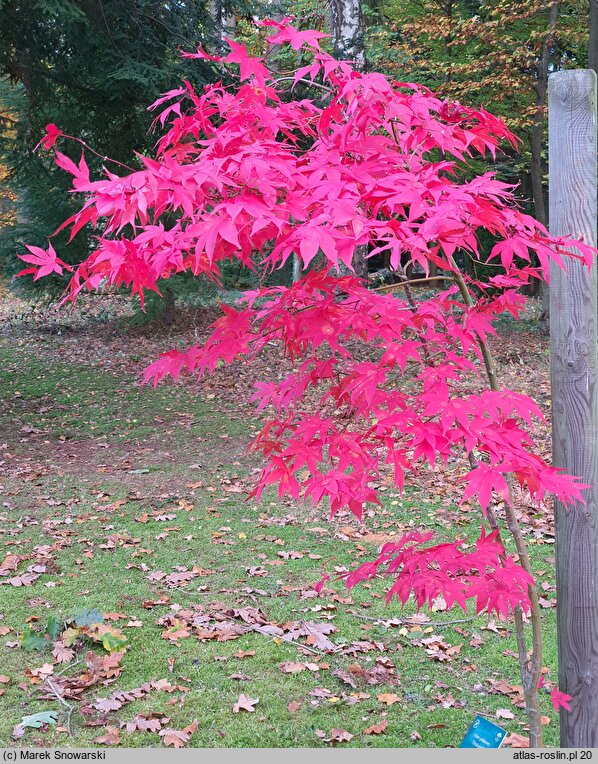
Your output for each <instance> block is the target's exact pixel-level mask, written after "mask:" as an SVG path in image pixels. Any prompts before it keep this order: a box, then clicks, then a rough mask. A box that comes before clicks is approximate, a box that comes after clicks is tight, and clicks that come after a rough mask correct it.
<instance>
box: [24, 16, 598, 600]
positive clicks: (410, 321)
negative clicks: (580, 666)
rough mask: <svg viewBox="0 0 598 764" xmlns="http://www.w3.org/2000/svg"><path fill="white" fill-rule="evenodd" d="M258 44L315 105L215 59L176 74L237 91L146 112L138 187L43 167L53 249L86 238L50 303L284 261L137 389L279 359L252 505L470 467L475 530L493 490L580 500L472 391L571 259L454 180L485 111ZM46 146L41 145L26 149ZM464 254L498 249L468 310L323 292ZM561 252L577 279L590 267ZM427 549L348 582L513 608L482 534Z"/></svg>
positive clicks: (484, 190)
mask: <svg viewBox="0 0 598 764" xmlns="http://www.w3.org/2000/svg"><path fill="white" fill-rule="evenodd" d="M262 23H263V25H264V26H266V27H271V28H272V33H271V35H270V37H269V38H268V43H269V45H290V46H291V47H292V48H293V49H294V50H296V51H301V56H302V59H303V61H304V62H306V63H305V65H303V66H301V67H300V68H299V69H298V70H297V71H296V72H295V73H294V76H293V80H294V84H295V85H301V87H303V86H304V85H305V84H306V83H307V84H308V85H309V84H310V83H312V84H313V86H314V90H315V92H316V97H314V98H313V99H307V98H304V99H294V100H293V99H289V98H288V93H286V92H285V91H284V90H283V89H282V87H281V83H279V82H277V79H276V78H277V77H280V75H277V74H276V73H272V72H271V71H270V70H269V69H268V67H267V64H266V62H265V60H263V59H259V58H255V57H252V56H250V55H248V53H247V51H246V49H245V48H244V46H243V45H240V44H238V43H234V42H231V43H230V45H231V52H230V53H229V54H228V55H227V56H225V57H223V58H219V57H218V56H209V55H208V54H207V53H205V52H203V51H202V50H198V52H197V53H192V54H186V55H187V56H188V57H199V58H209V59H210V60H212V61H214V62H216V63H219V64H221V65H223V66H230V65H233V66H238V67H239V73H238V77H239V80H240V82H239V84H238V86H237V87H235V88H227V87H224V86H223V85H222V84H220V83H219V84H216V85H210V86H206V87H205V88H204V90H203V91H202V92H196V90H195V89H194V88H193V86H192V85H191V84H190V83H189V82H185V83H184V85H183V86H182V87H181V88H179V89H176V90H173V91H171V92H169V93H167V94H166V95H164V96H163V97H162V98H160V99H159V100H158V101H157V102H156V103H155V104H154V105H153V107H152V108H153V109H154V110H156V112H157V116H156V120H155V126H156V127H157V128H159V129H160V130H161V131H162V134H161V136H160V138H159V140H158V143H157V148H156V152H155V156H153V157H148V156H142V155H139V156H138V157H137V159H138V162H139V165H140V169H137V170H132V171H130V172H127V173H124V174H122V173H121V174H119V175H116V174H114V173H113V172H112V171H110V170H108V169H106V171H105V175H104V177H102V178H101V179H96V180H92V179H90V177H89V170H88V167H87V165H86V163H85V159H84V157H83V156H82V157H81V160H80V161H79V162H78V163H75V162H73V161H72V160H71V159H69V158H68V157H67V156H66V155H64V154H63V153H61V152H59V151H56V152H55V159H56V162H57V164H58V165H59V166H60V167H62V168H63V169H64V170H66V171H67V172H69V173H70V174H71V175H72V176H73V190H74V191H76V192H78V193H81V194H84V195H85V201H84V203H83V206H82V208H81V210H80V211H79V212H78V213H77V214H75V215H74V216H73V217H72V218H70V219H69V220H68V221H66V222H65V223H64V224H63V225H62V226H61V228H60V229H59V230H61V229H63V228H64V227H70V229H71V232H72V236H74V235H75V234H76V233H77V232H78V231H79V230H80V229H81V228H82V227H84V226H86V225H91V226H93V227H94V228H95V230H96V232H97V239H96V241H97V244H96V247H95V249H94V251H93V252H92V253H91V254H90V256H89V257H88V258H87V259H86V260H85V262H83V263H82V264H80V265H79V266H78V267H77V268H76V269H75V271H74V273H73V276H72V279H71V282H70V287H69V292H68V297H70V298H71V299H75V298H76V297H77V295H78V294H79V293H80V292H81V290H83V289H87V290H93V289H96V288H97V287H98V286H99V285H100V284H104V283H107V284H111V285H113V286H115V287H118V286H121V285H124V286H127V287H128V288H129V289H130V290H131V292H132V293H134V294H138V295H139V297H140V298H141V300H143V294H144V292H145V291H146V290H153V291H156V292H157V291H158V290H159V286H158V282H159V280H160V279H167V278H169V277H170V276H172V275H174V274H176V273H182V272H191V273H193V274H195V275H204V276H206V277H208V278H210V279H214V280H216V281H218V279H219V276H220V268H221V266H222V263H223V262H225V261H230V260H237V261H240V262H241V263H242V264H243V265H244V266H246V267H248V268H251V269H254V270H255V271H257V272H258V273H261V274H262V275H264V274H266V273H268V272H271V271H272V270H273V269H276V268H280V267H282V266H283V265H284V264H285V262H286V261H287V260H288V259H289V258H290V257H292V256H297V257H299V258H300V260H301V263H302V265H303V267H304V268H308V267H310V271H309V272H308V273H307V274H306V275H305V276H304V278H303V279H302V280H301V281H299V282H298V283H296V284H295V285H293V286H292V287H291V288H285V287H271V288H265V289H260V290H256V291H254V292H250V293H247V294H246V295H245V297H244V301H243V303H242V304H241V305H240V306H238V307H237V308H232V307H227V306H223V315H222V317H221V318H219V319H218V320H217V321H216V322H215V324H214V326H213V332H212V335H211V337H210V338H209V339H208V341H207V342H206V343H204V344H202V345H198V346H195V347H192V348H189V349H187V350H186V351H178V350H173V351H170V352H168V353H165V354H164V355H163V356H162V357H161V358H160V359H158V360H157V361H156V362H155V363H153V364H152V365H151V366H150V367H149V368H148V370H147V373H146V379H147V380H150V379H153V380H154V382H156V383H157V382H158V381H159V380H160V379H162V378H163V377H165V376H166V375H171V376H173V377H175V378H176V377H178V375H179V374H181V372H183V371H188V372H195V373H198V374H199V375H200V376H201V375H202V374H203V373H204V372H212V371H213V370H214V369H215V368H216V367H217V366H218V365H220V364H221V363H222V362H224V363H227V364H228V363H231V362H232V361H233V360H234V359H237V358H239V357H241V356H249V357H253V356H255V354H257V353H259V352H260V351H261V350H262V349H263V348H264V346H265V345H266V344H267V343H270V344H272V343H274V344H277V345H279V346H280V348H281V350H282V352H283V353H284V354H285V355H286V356H287V357H288V358H289V359H290V361H291V362H292V365H293V368H292V371H290V372H289V374H288V375H287V376H286V377H284V378H283V379H281V380H277V381H269V382H259V383H258V384H257V385H256V394H255V400H256V402H257V407H258V409H259V410H263V411H264V412H266V413H267V420H266V423H265V425H264V427H263V429H262V430H261V432H260V434H259V435H258V437H257V439H256V442H255V447H256V448H257V449H259V450H260V451H261V452H262V453H263V455H264V456H265V459H266V467H265V469H264V471H263V473H262V475H261V477H260V479H259V482H258V484H257V486H256V489H255V494H256V495H258V496H259V495H260V494H261V492H262V491H263V489H264V488H265V487H266V486H269V485H272V484H273V485H276V486H277V487H278V494H279V496H284V495H290V496H292V497H294V498H300V497H304V498H308V499H310V500H311V501H313V502H314V503H319V502H322V501H324V500H327V501H328V502H329V505H330V509H331V512H332V513H335V512H337V511H338V510H340V509H341V508H348V509H349V510H350V511H351V512H353V513H354V514H355V515H356V516H357V517H359V518H361V517H362V513H363V508H364V505H365V504H366V503H368V502H372V503H376V502H378V498H377V493H376V490H375V488H374V487H373V486H374V485H375V484H376V483H377V482H378V481H379V479H380V475H381V470H382V469H383V466H384V465H389V466H390V467H391V468H392V471H393V474H394V482H395V484H396V485H397V486H398V487H399V488H402V486H403V483H404V481H405V477H406V476H408V475H409V474H410V473H414V472H418V471H420V470H422V469H424V468H430V467H435V466H436V465H437V464H444V465H447V464H448V463H449V460H456V459H459V458H462V457H463V456H464V455H467V454H469V453H472V454H475V455H476V461H475V463H474V466H473V468H471V469H468V470H467V474H465V475H464V476H463V482H464V490H463V499H464V500H469V499H472V498H473V497H474V496H477V497H478V499H479V502H480V504H481V506H482V508H483V509H484V511H485V509H486V507H487V505H488V504H489V503H490V501H491V499H492V493H493V491H494V492H496V494H498V496H500V497H501V498H502V499H503V500H505V501H508V500H509V495H508V491H507V482H506V476H507V475H509V474H511V475H514V476H515V478H516V481H517V482H518V484H519V485H520V486H521V488H522V489H524V490H526V491H527V492H528V493H529V494H530V495H531V497H532V498H533V499H534V500H535V501H537V502H541V501H542V500H543V499H544V498H545V497H546V494H547V493H554V494H556V495H557V496H558V497H559V498H560V499H561V500H562V501H563V502H565V503H567V502H570V501H571V500H576V499H579V498H580V497H581V494H580V486H579V485H578V484H576V482H575V480H574V479H572V478H571V477H569V476H567V475H564V474H562V473H561V472H560V471H559V470H557V469H556V468H554V467H552V466H550V465H548V464H546V463H545V462H544V461H543V460H542V459H541V458H540V457H539V456H538V455H537V454H536V452H535V449H534V443H533V440H532V424H533V421H532V420H533V418H534V417H536V418H538V417H541V413H540V411H539V410H538V408H537V406H536V405H535V404H534V402H533V401H532V400H531V399H529V398H527V397H526V396H523V395H520V394H517V393H515V392H513V391H508V390H504V391H500V392H496V391H492V390H488V389H485V386H484V384H483V382H482V381H481V380H480V374H479V371H480V367H481V358H480V351H479V341H480V340H482V341H483V340H485V339H486V338H487V337H488V336H489V335H491V334H493V333H494V329H493V321H494V319H496V318H497V317H498V316H500V315H502V314H505V313H509V314H511V315H513V316H517V315H518V313H519V311H520V309H521V307H522V303H523V298H522V296H521V293H520V289H521V287H522V286H524V285H526V284H527V283H528V282H529V281H530V279H533V278H538V277H540V276H542V275H544V276H547V275H548V270H547V268H548V265H549V263H550V261H551V260H556V261H557V262H558V263H559V264H562V263H563V258H564V257H569V256H571V255H570V253H569V252H567V251H566V248H567V247H568V246H569V245H570V244H571V242H570V241H568V240H565V239H558V240H557V239H555V238H553V237H550V236H549V235H548V233H547V231H546V229H545V228H544V227H543V226H542V225H541V224H540V223H538V222H537V221H535V220H534V219H533V218H532V217H530V216H529V215H527V214H525V213H524V212H523V211H522V210H521V209H519V208H518V207H517V205H516V204H515V202H514V197H513V193H512V189H511V188H510V187H508V186H507V185H506V184H505V183H503V182H500V181H499V180H497V178H496V177H495V176H494V175H493V174H492V173H485V174H483V175H479V176H475V177H473V178H471V179H468V178H467V175H466V174H465V173H464V172H463V166H465V165H466V163H467V161H468V160H469V159H470V158H471V157H473V156H475V155H476V154H477V155H482V156H483V155H487V154H488V153H489V154H490V155H491V156H495V154H496V151H497V150H498V147H499V144H500V142H501V141H507V142H508V143H510V144H511V145H512V146H514V145H515V144H516V141H515V138H514V137H513V135H512V134H511V133H510V132H509V131H508V129H507V128H506V127H505V125H504V124H503V123H502V122H501V121H500V120H498V119H497V118H496V117H494V116H492V115H491V114H489V113H488V112H487V111H485V110H484V109H473V108H469V107H464V106H462V105H460V104H457V103H447V102H445V101H442V100H440V99H439V98H437V97H436V96H435V95H434V94H432V93H430V92H429V91H427V90H426V89H424V88H421V87H418V86H415V85H412V84H405V83H398V82H393V81H389V80H388V79H387V78H386V77H384V76H382V75H381V74H378V73H361V72H357V71H355V70H354V69H353V68H352V67H351V65H350V64H349V63H348V62H346V61H337V60H335V59H334V58H333V57H332V56H330V55H329V54H328V53H327V52H326V51H325V50H323V49H322V47H321V46H320V42H319V41H320V38H321V37H322V35H321V34H320V33H317V32H313V31H309V32H300V31H298V30H296V29H294V28H293V27H292V26H290V25H289V24H288V23H287V22H283V23H279V22H274V21H267V22H262ZM61 135H62V134H61V133H60V131H59V130H58V128H56V126H55V125H51V126H49V129H48V134H47V135H46V136H45V137H44V139H43V141H42V143H43V146H44V147H45V148H48V149H50V148H51V147H53V146H54V143H55V141H56V140H58V139H59V138H60V137H61ZM463 163H465V165H464V164H463ZM481 234H483V235H484V237H485V239H486V240H488V238H490V239H491V240H492V241H493V242H494V243H493V245H492V249H491V253H490V259H489V262H490V263H495V264H496V265H497V266H499V267H498V268H497V269H496V275H494V276H491V277H488V278H484V279H480V280H476V281H471V280H470V279H469V278H467V277H466V288H467V289H468V290H469V291H470V292H471V294H472V296H474V298H475V299H474V304H473V306H471V307H468V306H466V305H464V304H463V301H462V299H461V298H460V297H459V293H458V290H457V288H456V287H455V286H453V287H451V288H449V289H446V290H445V291H443V292H441V293H439V294H437V295H435V296H434V297H432V298H430V299H427V300H423V301H419V302H417V303H415V304H410V303H408V302H407V301H405V300H403V299H400V298H398V297H395V296H392V295H390V294H383V293H376V292H373V291H371V290H369V289H368V288H366V287H365V286H364V285H363V284H362V283H361V282H360V281H359V280H358V279H357V278H355V277H354V276H352V275H339V274H338V272H337V269H338V268H339V266H341V267H342V266H344V268H345V270H346V269H349V270H351V268H352V262H353V258H354V253H355V251H356V248H357V247H359V246H361V245H367V246H368V247H369V254H370V255H374V254H376V253H387V255H388V258H389V262H390V266H391V268H393V269H394V270H397V271H401V270H402V269H403V268H404V267H405V266H406V265H407V264H408V263H413V264H416V265H419V266H421V267H422V268H423V269H424V271H426V272H428V270H429V266H430V264H431V263H433V264H435V265H436V266H438V267H439V268H441V269H443V271H444V273H445V274H446V276H447V277H450V275H451V274H453V273H457V272H459V271H458V266H457V265H456V263H455V259H454V256H455V255H456V254H458V255H459V256H460V257H463V256H465V257H469V258H471V259H473V260H474V261H477V260H479V258H480V257H481V254H480V252H481V245H480V235H481ZM576 246H577V248H578V252H579V256H580V257H582V258H583V259H584V260H585V261H586V262H588V263H589V262H591V260H592V258H593V257H594V256H595V253H594V251H593V250H592V249H591V248H589V247H586V246H584V245H583V244H582V243H576ZM40 252H41V253H42V254H40ZM30 253H31V254H30V255H26V256H25V258H24V259H25V260H27V262H28V263H30V264H31V265H32V266H33V268H32V269H31V268H30V269H28V272H30V271H31V270H34V271H36V277H37V276H39V275H42V274H45V273H48V272H51V271H60V269H61V268H63V267H65V264H64V263H62V262H61V261H60V260H59V259H58V257H57V256H56V253H55V252H54V250H53V249H52V248H51V247H50V248H49V249H48V250H47V252H45V253H44V251H43V250H39V251H38V250H37V249H34V248H30ZM36 258H37V259H36ZM38 268H39V270H38ZM468 380H469V381H468ZM471 380H473V382H472V381H471ZM476 380H477V381H476ZM428 540H429V539H428V538H427V537H425V536H420V535H418V534H407V535H406V536H404V537H403V539H402V540H401V541H400V542H399V544H398V545H392V546H391V547H388V546H387V547H384V549H383V550H382V552H381V553H380V556H379V557H378V559H377V560H375V561H374V562H372V563H369V566H370V567H367V566H361V568H359V569H358V570H357V571H356V572H355V573H353V574H351V578H350V581H351V582H355V581H357V580H359V579H360V577H364V576H367V575H370V573H372V574H373V573H374V572H376V571H377V570H378V567H379V566H381V565H382V566H385V567H386V571H387V573H389V574H392V575H394V576H395V577H396V582H395V584H394V585H393V587H392V589H391V591H390V595H389V596H391V597H392V596H393V595H395V594H396V595H397V596H398V597H399V599H400V600H401V601H402V602H405V601H406V600H407V598H408V596H409V594H410V593H414V594H415V599H416V602H417V604H418V605H422V604H423V603H424V602H429V601H430V599H431V598H433V597H435V596H437V595H438V594H440V593H441V594H443V596H444V597H445V599H446V600H447V602H448V603H450V604H452V603H453V602H456V603H458V604H459V605H462V606H463V604H464V602H465V600H466V599H468V598H471V597H475V598H476V601H477V608H478V610H481V609H484V608H485V609H487V610H488V611H494V612H496V613H498V614H500V615H506V614H507V613H508V612H509V610H510V609H512V608H513V607H514V606H515V605H516V604H522V605H523V606H524V607H526V606H527V602H528V601H527V586H528V584H530V583H531V581H530V580H528V578H529V577H528V576H527V574H525V573H524V572H523V571H522V569H521V568H520V567H519V566H518V565H517V564H515V562H514V561H513V559H512V558H510V557H507V556H505V555H504V550H502V547H501V546H500V543H499V541H498V539H497V538H496V534H494V533H493V534H490V535H489V536H485V535H484V533H483V532H482V536H481V537H480V539H479V541H478V542H477V544H476V547H475V549H473V550H471V551H468V552H467V553H464V552H463V551H461V546H460V545H459V544H458V543H454V544H441V545H437V546H432V547H426V546H425V542H427V541H428Z"/></svg>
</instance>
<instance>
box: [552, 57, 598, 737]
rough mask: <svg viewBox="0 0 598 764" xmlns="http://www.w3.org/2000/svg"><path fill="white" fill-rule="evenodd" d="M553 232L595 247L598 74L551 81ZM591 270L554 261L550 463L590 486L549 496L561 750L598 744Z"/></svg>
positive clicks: (597, 437)
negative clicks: (580, 494) (576, 498)
mask: <svg viewBox="0 0 598 764" xmlns="http://www.w3.org/2000/svg"><path fill="white" fill-rule="evenodd" d="M548 105H549V175H550V183H549V195H550V208H549V209H550V216H549V219H550V232H551V233H552V234H556V235H570V236H574V237H575V238H579V239H582V238H583V240H584V241H586V242H587V243H588V244H593V245H594V246H595V245H596V74H595V73H594V72H593V71H590V70H574V71H563V72H557V73H555V74H552V75H551V76H550V79H549V85H548ZM596 278H597V276H596V266H594V267H593V269H592V271H591V272H590V273H588V271H587V269H586V268H585V267H584V266H583V265H581V264H580V263H578V262H569V263H568V264H567V268H566V272H565V273H564V272H563V271H562V270H561V269H560V268H558V267H557V266H554V265H553V266H552V267H551V284H550V336H551V371H552V414H553V463H554V464H555V466H558V467H563V468H564V469H565V470H566V471H567V472H568V473H570V474H573V475H577V476H579V477H580V478H581V479H582V480H583V482H584V483H587V484H589V488H588V489H586V490H585V491H584V497H585V499H586V502H587V503H586V504H585V505H584V504H581V503H577V504H575V505H574V506H572V507H570V508H569V509H568V510H565V509H564V508H563V506H562V505H561V504H560V503H559V502H555V513H556V544H557V546H556V556H557V603H558V604H557V619H558V643H559V647H558V652H559V689H560V690H561V691H563V692H567V693H568V694H569V695H572V696H573V701H572V702H571V711H570V712H567V711H565V710H561V745H562V746H563V747H573V748H589V747H598V387H597V372H598V335H597V299H596V292H597V281H596Z"/></svg>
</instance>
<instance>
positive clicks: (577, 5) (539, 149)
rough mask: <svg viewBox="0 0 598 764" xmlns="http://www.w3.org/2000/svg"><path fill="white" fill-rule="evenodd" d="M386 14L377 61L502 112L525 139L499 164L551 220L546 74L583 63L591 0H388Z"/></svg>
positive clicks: (540, 215) (374, 51)
mask: <svg viewBox="0 0 598 764" xmlns="http://www.w3.org/2000/svg"><path fill="white" fill-rule="evenodd" d="M595 2H596V0H592V3H594V4H595ZM386 17H387V21H389V22H390V25H389V29H388V31H385V30H384V28H383V25H379V26H378V27H377V28H376V27H374V28H373V30H372V33H371V34H370V35H369V37H368V43H369V44H370V46H371V49H370V47H369V48H368V55H369V56H371V57H372V58H373V60H374V61H375V65H376V66H381V65H383V66H384V68H385V69H391V70H394V72H395V73H396V75H397V76H398V77H399V78H401V79H405V78H407V77H408V78H410V79H414V80H416V81H418V82H422V83H424V84H426V85H428V86H429V87H430V88H432V89H433V90H436V91H438V92H440V93H443V94H444V95H446V96H447V97H450V98H455V99H458V100H460V101H462V102H463V103H466V104H471V105H473V104H481V105H484V106H485V107H486V108H492V110H493V111H494V112H495V113H498V114H500V116H501V117H502V118H503V119H505V121H506V122H507V124H508V125H509V127H511V129H512V130H514V132H515V133H516V134H517V135H518V136H519V137H520V138H522V139H523V145H522V147H521V149H522V153H521V157H518V156H516V155H515V153H512V154H511V155H510V157H509V158H508V161H507V162H506V163H503V166H502V168H499V169H502V172H503V175H505V176H506V178H507V179H508V180H512V181H514V182H517V181H520V183H521V193H522V194H523V195H524V196H527V197H528V198H529V200H530V203H531V206H532V207H533V212H534V215H535V216H536V217H537V219H538V220H540V221H542V222H546V219H547V214H546V200H545V189H544V184H543V178H544V175H545V157H544V148H545V145H546V130H545V127H546V87H547V80H548V74H549V71H553V70H556V69H559V68H562V67H567V66H576V65H577V66H579V65H580V64H581V65H585V62H583V61H580V59H581V58H584V59H585V54H583V55H580V53H581V51H582V50H583V48H584V47H585V45H586V40H587V35H588V0H581V1H580V0H567V1H563V0H561V2H560V3H559V0H552V1H550V0H549V2H545V3H538V2H536V0H497V1H496V2H492V3H485V2H482V1H481V0H440V1H439V2H435V1H434V0H422V1H421V2H420V0H389V2H388V5H387V7H386ZM385 57H386V58H387V60H386V61H384V58H385Z"/></svg>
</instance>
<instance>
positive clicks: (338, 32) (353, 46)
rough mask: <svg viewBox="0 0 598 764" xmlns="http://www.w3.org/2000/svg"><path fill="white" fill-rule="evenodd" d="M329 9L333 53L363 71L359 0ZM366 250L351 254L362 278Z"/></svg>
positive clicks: (333, 1) (341, 0)
mask: <svg viewBox="0 0 598 764" xmlns="http://www.w3.org/2000/svg"><path fill="white" fill-rule="evenodd" d="M330 11H331V16H332V38H333V40H334V55H335V56H336V57H337V58H341V59H348V60H350V61H352V62H353V64H354V66H355V68H356V69H358V70H359V71H364V70H365V67H366V58H365V43H364V32H363V12H362V8H361V0H330ZM367 252H368V248H367V245H365V244H363V245H361V246H359V247H357V248H356V250H355V254H354V255H353V268H354V269H355V273H356V274H357V275H358V276H361V278H364V279H367V278H368V264H367Z"/></svg>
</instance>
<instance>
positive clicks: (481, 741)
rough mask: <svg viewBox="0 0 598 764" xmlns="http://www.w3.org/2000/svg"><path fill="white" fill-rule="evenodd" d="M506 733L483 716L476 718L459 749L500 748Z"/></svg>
mask: <svg viewBox="0 0 598 764" xmlns="http://www.w3.org/2000/svg"><path fill="white" fill-rule="evenodd" d="M506 736H507V731H506V730H504V729H503V728H502V727H499V726H498V725H496V724H493V723H492V722H489V721H488V719H484V717H483V716H476V718H475V719H474V720H473V723H472V725H471V727H470V728H469V729H468V730H467V733H466V734H465V737H464V738H463V742H462V743H461V745H460V746H459V747H460V748H500V747H501V745H502V743H503V740H504V739H505V738H506Z"/></svg>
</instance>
